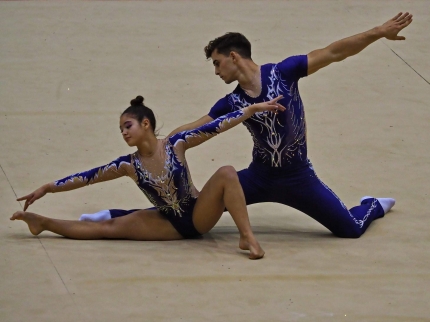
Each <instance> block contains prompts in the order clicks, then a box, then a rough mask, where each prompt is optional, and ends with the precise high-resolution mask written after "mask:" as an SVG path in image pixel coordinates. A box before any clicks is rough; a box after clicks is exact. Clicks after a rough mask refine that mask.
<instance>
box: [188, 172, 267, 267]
mask: <svg viewBox="0 0 430 322" xmlns="http://www.w3.org/2000/svg"><path fill="white" fill-rule="evenodd" d="M225 208H227V210H228V211H229V212H230V214H231V216H232V217H233V220H234V222H235V224H236V226H237V228H238V229H239V233H240V242H239V247H240V248H241V249H245V250H249V251H250V256H249V258H250V259H259V258H262V257H263V256H264V250H263V249H262V248H261V247H260V245H259V243H258V241H257V239H256V238H255V236H254V234H253V232H252V229H251V224H250V223H249V217H248V211H247V209H246V204H245V197H244V194H243V190H242V187H241V185H240V183H239V179H238V176H237V173H236V170H235V169H234V168H233V167H230V166H225V167H222V168H220V169H219V170H218V171H217V172H216V173H215V174H214V175H213V176H212V177H211V178H210V179H209V181H208V182H207V183H206V184H205V186H204V187H203V189H202V191H201V192H200V195H199V197H198V199H197V203H196V206H195V208H194V212H193V223H194V226H195V227H196V229H197V230H198V231H199V232H201V233H206V232H208V231H209V230H211V229H212V228H213V227H214V226H215V224H216V223H217V222H218V220H219V219H220V218H221V215H222V213H223V211H224V209H225Z"/></svg>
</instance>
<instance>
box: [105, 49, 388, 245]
mask: <svg viewBox="0 0 430 322" xmlns="http://www.w3.org/2000/svg"><path fill="white" fill-rule="evenodd" d="M307 69H308V60H307V56H306V55H301V56H291V57H288V58H287V59H285V60H283V61H282V62H280V63H277V64H265V65H262V66H261V69H260V71H261V85H262V91H261V93H260V95H259V96H258V97H255V98H253V97H250V96H248V95H247V94H246V93H245V91H244V90H243V89H242V88H241V87H240V86H239V85H238V86H237V87H236V89H235V90H234V91H233V92H232V93H230V94H228V95H226V96H225V97H223V98H221V99H220V100H219V101H218V102H217V103H216V104H215V105H214V106H213V107H212V109H211V110H210V112H209V113H208V115H209V116H210V117H211V118H213V119H216V118H217V117H219V116H221V115H225V114H227V113H231V112H232V111H240V110H241V109H243V108H245V107H247V106H249V105H251V104H254V103H260V102H264V101H269V100H271V99H273V98H275V97H277V96H278V95H283V96H284V97H283V98H282V99H281V100H280V101H279V103H280V104H282V105H283V106H285V107H286V111H284V112H282V113H279V114H277V115H275V114H271V113H266V112H260V113H255V114H254V115H253V116H252V117H250V118H249V119H247V120H246V121H244V122H243V123H244V125H245V126H246V127H247V129H248V130H249V132H250V133H251V136H252V138H253V141H254V148H253V153H252V156H253V158H252V162H251V164H250V165H249V167H248V168H247V169H243V170H241V171H239V172H238V176H239V180H240V183H241V185H242V188H243V192H244V194H245V199H246V204H248V205H250V204H254V203H260V202H277V203H282V204H284V205H287V206H290V207H293V208H295V209H297V210H300V211H301V212H303V213H305V214H307V215H309V216H310V217H312V218H314V219H315V220H317V221H318V222H319V223H321V224H322V225H323V226H325V227H326V228H327V229H329V230H330V231H331V232H332V233H333V234H335V235H336V236H339V237H345V238H357V237H360V236H361V235H362V234H363V233H364V232H365V231H366V229H367V227H368V226H369V225H370V223H371V222H372V221H373V220H374V219H377V218H380V217H383V216H384V210H383V208H382V206H381V205H380V204H379V202H378V200H377V199H375V198H369V199H365V200H363V201H362V202H361V204H360V205H359V206H356V207H353V208H351V209H349V210H348V208H347V207H346V206H345V205H344V203H343V202H342V201H341V200H340V199H339V197H338V196H337V195H336V194H335V193H334V192H333V191H332V190H331V189H330V188H329V187H328V186H327V185H326V184H324V183H323V182H322V181H321V180H320V179H319V178H318V176H317V175H316V173H315V171H314V169H313V166H312V164H311V163H310V161H309V159H308V157H307V144H306V120H305V113H304V109H303V103H302V100H301V98H300V94H299V88H298V81H299V79H300V78H302V77H305V76H307ZM130 212H131V211H127V210H119V209H110V213H111V216H112V217H117V216H123V215H127V214H128V213H130Z"/></svg>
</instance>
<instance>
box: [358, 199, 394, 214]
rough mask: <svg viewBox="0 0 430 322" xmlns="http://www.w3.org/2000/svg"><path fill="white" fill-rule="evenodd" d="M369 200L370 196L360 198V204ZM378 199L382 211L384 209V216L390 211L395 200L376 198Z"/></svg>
mask: <svg viewBox="0 0 430 322" xmlns="http://www.w3.org/2000/svg"><path fill="white" fill-rule="evenodd" d="M369 198H373V197H371V196H365V197H363V198H361V200H360V203H361V202H362V201H363V200H366V199H369ZM376 199H378V201H379V203H380V204H381V206H382V209H384V213H385V214H386V213H387V212H389V211H390V210H391V208H393V206H394V204H395V203H396V200H395V199H393V198H376Z"/></svg>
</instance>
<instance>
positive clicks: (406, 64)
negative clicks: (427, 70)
mask: <svg viewBox="0 0 430 322" xmlns="http://www.w3.org/2000/svg"><path fill="white" fill-rule="evenodd" d="M382 43H383V44H384V45H385V46H387V47H388V49H390V50H391V51H392V52H393V53H394V55H396V56H397V57H399V58H400V59H401V60H402V61H403V62H404V63H405V64H406V65H408V66H409V68H410V69H412V70H413V71H414V72H415V73H416V74H417V75H418V76H419V77H421V78H422V79H423V80H424V81H425V82H426V83H427V84H429V85H430V82H429V81H428V80H427V79H425V78H424V76H422V75H421V74H420V73H418V72H417V71H416V70H415V69H414V68H413V67H412V66H411V65H409V64H408V62H407V61H406V60H404V59H403V58H402V57H401V56H400V55H399V54H397V53H396V52H395V51H394V50H393V49H391V47H390V46H388V45H387V44H386V43H385V42H382Z"/></svg>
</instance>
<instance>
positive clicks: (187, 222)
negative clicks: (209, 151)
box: [50, 109, 250, 237]
mask: <svg viewBox="0 0 430 322" xmlns="http://www.w3.org/2000/svg"><path fill="white" fill-rule="evenodd" d="M249 116H250V112H249V111H248V109H242V110H238V111H234V112H231V113H228V114H226V115H224V116H221V117H219V118H217V119H215V120H214V121H212V122H210V123H207V124H205V125H203V126H201V127H199V128H196V129H194V130H190V131H183V132H180V133H177V134H175V135H173V136H171V137H169V138H166V139H163V140H161V141H162V142H161V143H162V144H161V145H162V146H163V152H164V155H163V158H162V159H164V163H163V164H151V163H150V162H148V163H147V162H145V163H144V162H142V159H141V158H140V157H139V153H138V152H137V151H136V152H135V153H132V154H129V155H125V156H121V157H119V158H117V159H116V160H114V161H112V162H110V163H109V164H106V165H103V166H100V167H97V168H94V169H91V170H88V171H84V172H79V173H76V174H73V175H70V176H67V177H65V178H63V179H60V180H57V181H55V182H53V183H51V184H50V186H51V191H52V192H60V191H68V190H73V189H77V188H81V187H83V186H86V185H90V184H94V183H99V182H103V181H108V180H113V179H116V178H119V177H122V176H128V177H130V178H131V179H132V180H133V181H134V182H135V183H136V184H137V186H138V187H139V188H140V190H141V191H142V192H143V193H144V194H145V195H146V197H147V198H148V199H149V201H150V202H151V203H152V204H153V205H154V206H155V207H156V208H157V210H158V211H159V212H160V213H162V214H163V215H165V216H166V217H167V218H168V219H169V221H170V222H171V223H172V225H173V226H174V227H175V228H176V229H177V230H178V231H179V233H181V234H182V235H183V236H184V237H192V236H195V235H197V234H199V233H198V232H197V231H196V230H195V228H194V226H193V225H192V212H193V209H194V205H195V202H196V199H197V197H198V194H199V192H198V190H197V189H196V188H195V186H194V184H193V181H192V179H191V175H190V172H189V170H188V166H187V162H186V159H185V151H186V150H187V149H189V148H192V147H194V146H197V145H199V144H201V143H203V142H205V141H207V140H209V139H210V138H212V137H214V136H215V135H217V134H219V133H221V132H224V131H226V130H228V129H230V128H232V127H234V126H235V125H237V124H239V123H241V122H242V121H244V120H245V119H247V118H248V117H249ZM157 162H158V163H160V162H159V161H157ZM153 169H155V170H153ZM160 170H161V171H160Z"/></svg>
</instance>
